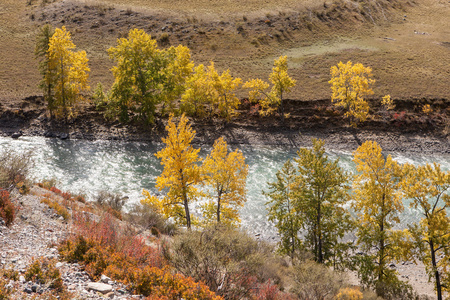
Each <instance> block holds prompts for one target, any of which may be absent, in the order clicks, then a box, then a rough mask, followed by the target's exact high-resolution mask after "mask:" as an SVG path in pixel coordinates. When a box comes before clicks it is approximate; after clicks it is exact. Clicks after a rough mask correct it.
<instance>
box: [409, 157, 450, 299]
mask: <svg viewBox="0 0 450 300" xmlns="http://www.w3.org/2000/svg"><path fill="white" fill-rule="evenodd" d="M404 170H405V175H406V176H405V178H404V179H403V181H402V188H403V192H404V194H405V197H406V198H408V199H411V200H412V202H411V204H410V205H411V207H412V208H414V209H416V210H418V211H419V212H420V213H421V215H422V219H421V220H420V222H418V223H416V224H413V225H409V226H408V227H409V231H410V233H411V236H412V237H413V239H412V242H413V247H412V249H411V253H412V254H413V258H414V257H417V258H418V259H419V260H420V261H421V262H423V264H424V265H425V269H426V272H427V273H428V275H429V276H430V278H434V282H435V290H436V294H437V299H438V300H442V299H443V292H445V291H447V292H448V291H449V290H450V289H449V288H448V286H449V284H450V276H449V274H448V269H449V267H450V218H449V216H448V214H447V210H448V208H449V207H450V172H445V171H443V170H441V167H440V165H439V164H436V163H435V164H433V165H430V164H426V165H424V166H417V167H416V166H413V165H409V164H408V165H406V166H405V167H404Z"/></svg>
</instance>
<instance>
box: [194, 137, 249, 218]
mask: <svg viewBox="0 0 450 300" xmlns="http://www.w3.org/2000/svg"><path fill="white" fill-rule="evenodd" d="M202 170H203V174H204V184H205V185H206V186H207V187H208V189H207V197H208V198H209V201H208V202H207V203H205V204H204V205H203V207H202V208H203V216H204V218H205V222H206V223H212V222H217V223H224V224H229V225H236V224H237V223H239V222H240V219H239V208H241V207H242V206H243V205H244V203H245V201H246V200H247V199H246V189H245V186H246V180H247V174H248V166H247V165H246V164H245V158H244V155H243V154H242V152H241V151H239V150H238V149H236V150H235V151H233V152H230V153H229V152H228V149H227V143H226V142H225V140H224V139H223V138H219V139H217V140H216V141H215V142H214V146H213V149H212V150H211V153H210V154H209V155H208V156H207V157H206V158H205V160H204V161H203V164H202Z"/></svg>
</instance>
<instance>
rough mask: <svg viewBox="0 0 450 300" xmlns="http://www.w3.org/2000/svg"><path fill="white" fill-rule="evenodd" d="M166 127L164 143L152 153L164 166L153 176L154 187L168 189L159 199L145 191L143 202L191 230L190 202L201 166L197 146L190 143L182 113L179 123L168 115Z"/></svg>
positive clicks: (197, 182) (193, 134)
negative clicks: (154, 179) (154, 180)
mask: <svg viewBox="0 0 450 300" xmlns="http://www.w3.org/2000/svg"><path fill="white" fill-rule="evenodd" d="M166 130H167V132H168V134H167V137H165V138H163V139H162V141H163V143H164V144H165V145H166V146H165V147H164V148H163V149H162V150H160V151H158V153H156V154H155V155H156V157H157V158H159V159H161V165H163V166H164V170H163V172H162V173H161V175H160V176H158V177H157V178H156V187H157V188H158V189H159V190H163V189H165V188H168V189H169V191H168V192H167V195H166V196H165V197H164V198H163V199H161V200H160V199H158V198H156V197H154V196H151V195H150V194H149V193H148V192H145V191H144V195H145V196H146V199H144V200H143V203H148V204H151V205H153V206H154V207H155V208H156V210H158V211H160V212H162V213H163V214H164V215H165V216H166V217H173V218H174V219H175V221H176V222H177V223H179V224H183V225H186V226H187V228H188V229H190V228H191V225H192V223H193V217H192V216H191V213H190V210H189V204H190V203H192V202H194V201H196V200H197V196H198V195H199V191H198V189H197V187H196V185H197V184H199V183H200V182H201V173H200V167H199V166H198V165H197V163H198V162H200V158H199V157H198V152H199V151H200V149H194V148H193V147H192V145H191V142H192V139H193V138H194V136H195V131H194V130H193V129H192V128H191V126H190V125H189V124H188V119H187V118H186V116H184V115H182V116H181V118H180V120H179V122H178V124H175V122H174V121H173V117H171V118H170V119H169V123H168V125H167V126H166Z"/></svg>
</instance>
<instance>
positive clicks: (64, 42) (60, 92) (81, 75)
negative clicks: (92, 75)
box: [48, 26, 90, 120]
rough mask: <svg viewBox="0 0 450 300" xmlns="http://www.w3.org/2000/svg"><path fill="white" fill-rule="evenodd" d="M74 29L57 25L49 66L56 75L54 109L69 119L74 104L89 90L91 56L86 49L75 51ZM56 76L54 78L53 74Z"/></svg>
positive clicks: (51, 39) (51, 46) (51, 40)
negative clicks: (70, 29)
mask: <svg viewBox="0 0 450 300" xmlns="http://www.w3.org/2000/svg"><path fill="white" fill-rule="evenodd" d="M73 49H75V45H74V44H73V42H72V40H71V37H70V32H69V31H67V30H66V28H65V27H64V26H63V27H62V28H61V29H59V28H56V29H55V33H54V34H53V36H52V37H51V38H50V41H49V48H48V66H49V74H50V73H51V74H52V75H51V78H52V80H53V78H54V87H55V98H54V106H53V107H54V110H55V111H56V112H57V114H62V116H63V117H64V119H65V120H67V118H68V117H69V115H70V114H72V113H73V107H74V106H75V105H76V104H78V103H79V102H80V101H82V100H83V97H82V96H81V95H80V92H81V91H83V90H88V89H89V85H88V77H89V75H88V73H89V71H90V69H89V67H88V59H87V57H86V52H85V51H79V52H74V51H73ZM53 76H54V77H53Z"/></svg>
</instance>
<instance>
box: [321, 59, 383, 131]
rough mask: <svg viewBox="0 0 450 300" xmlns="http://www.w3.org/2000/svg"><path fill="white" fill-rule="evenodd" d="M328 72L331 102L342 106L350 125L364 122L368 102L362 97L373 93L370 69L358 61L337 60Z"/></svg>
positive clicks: (367, 111)
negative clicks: (343, 61) (345, 61)
mask: <svg viewBox="0 0 450 300" xmlns="http://www.w3.org/2000/svg"><path fill="white" fill-rule="evenodd" d="M330 73H331V80H330V81H329V83H330V84H331V91H332V94H331V102H335V105H336V106H338V107H342V108H344V110H345V111H346V113H345V116H346V117H347V118H349V120H350V124H351V125H352V126H356V125H357V123H358V122H364V121H365V120H366V119H367V116H368V114H369V103H367V101H366V100H365V99H364V98H365V97H366V96H368V95H372V94H373V91H372V88H371V85H372V84H373V83H374V82H375V80H374V79H372V78H371V77H372V69H371V68H370V67H364V66H363V65H362V64H360V63H356V64H354V65H353V64H352V62H351V61H348V62H347V63H346V64H344V63H342V62H339V63H338V65H337V66H332V67H331V70H330Z"/></svg>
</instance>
